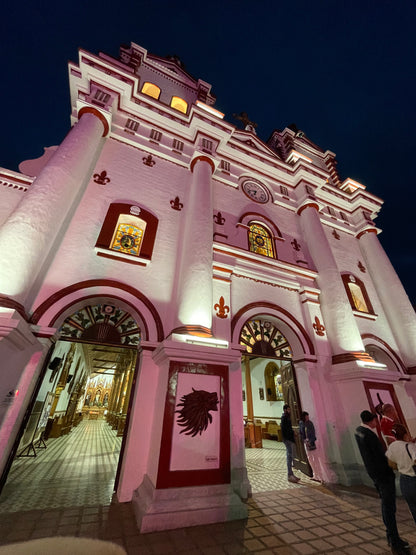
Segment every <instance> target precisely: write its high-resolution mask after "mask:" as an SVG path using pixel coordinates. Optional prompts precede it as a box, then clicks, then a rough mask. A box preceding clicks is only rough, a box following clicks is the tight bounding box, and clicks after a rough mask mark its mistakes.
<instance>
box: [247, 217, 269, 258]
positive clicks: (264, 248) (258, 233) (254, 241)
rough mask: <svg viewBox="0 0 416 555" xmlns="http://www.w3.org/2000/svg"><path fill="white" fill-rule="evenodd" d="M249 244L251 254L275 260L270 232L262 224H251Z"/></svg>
mask: <svg viewBox="0 0 416 555" xmlns="http://www.w3.org/2000/svg"><path fill="white" fill-rule="evenodd" d="M248 242H249V248H250V251H251V252H255V253H256V254H262V255H263V256H269V257H270V258H274V251H273V242H272V238H271V234H270V233H269V231H268V230H267V229H266V228H265V227H263V226H262V225H260V224H250V229H249V232H248Z"/></svg>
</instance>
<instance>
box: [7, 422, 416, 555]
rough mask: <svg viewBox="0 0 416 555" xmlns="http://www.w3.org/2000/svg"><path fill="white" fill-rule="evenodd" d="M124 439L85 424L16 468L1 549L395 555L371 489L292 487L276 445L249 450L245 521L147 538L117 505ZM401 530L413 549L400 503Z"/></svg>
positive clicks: (415, 531)
mask: <svg viewBox="0 0 416 555" xmlns="http://www.w3.org/2000/svg"><path fill="white" fill-rule="evenodd" d="M119 439H120V438H117V437H116V436H115V432H113V431H112V430H110V428H108V426H107V425H106V424H105V423H101V422H97V421H92V422H88V421H86V422H84V423H82V424H81V425H80V426H79V427H78V428H76V429H74V430H73V431H72V432H71V434H69V435H68V436H65V437H64V438H60V439H58V440H48V443H47V445H48V447H47V449H46V450H42V451H40V452H39V455H38V457H36V458H32V459H27V458H25V459H23V458H20V459H17V460H16V462H15V463H14V465H13V468H12V470H11V473H10V475H9V480H8V483H7V484H6V486H5V488H4V490H3V493H2V495H1V496H0V544H1V545H4V544H11V543H13V542H19V541H25V540H29V539H35V538H42V537H52V536H79V537H89V538H98V539H104V540H108V541H112V542H114V543H117V544H119V545H121V546H122V547H124V549H125V550H126V552H127V553H128V554H129V555H130V554H131V555H133V554H135V555H140V554H146V555H147V554H165V553H179V554H182V553H187V554H205V555H210V554H212V555H217V554H222V553H225V554H229V555H237V554H242V553H264V554H278V555H289V554H301V555H309V554H321V553H333V554H348V555H362V554H365V553H369V554H374V555H376V554H388V553H391V552H390V550H389V549H388V548H387V544H386V540H385V534H384V529H383V524H382V521H381V516H380V502H379V499H378V497H377V495H376V494H375V492H374V491H373V490H372V489H370V488H365V487H362V488H342V487H326V486H324V485H321V484H317V483H316V482H313V481H311V480H309V479H307V478H305V477H304V476H303V475H301V474H300V473H298V475H300V476H301V478H302V479H301V482H299V484H289V483H288V482H287V480H286V473H285V466H284V457H285V452H284V448H283V446H282V445H281V444H280V445H279V444H277V442H265V449H263V450H259V449H250V450H247V468H248V472H249V477H250V481H251V483H252V486H253V497H252V498H251V499H250V500H249V501H248V507H249V517H248V519H247V520H242V521H234V522H225V523H218V524H211V525H206V526H195V527H191V528H183V529H177V530H170V531H164V532H154V533H149V534H140V533H139V531H138V529H137V526H136V523H135V519H134V515H133V510H132V506H131V504H130V503H122V504H119V503H115V502H111V491H112V483H113V481H114V473H115V468H116V461H117V457H118V450H119V448H120V441H119ZM75 446H77V449H78V452H76V451H74V449H75ZM66 471H68V474H66ZM58 500H59V501H58ZM397 520H398V524H399V530H400V534H401V535H402V537H404V538H405V539H407V540H408V541H409V542H410V543H411V544H412V545H416V525H415V523H414V521H413V519H412V518H411V515H410V513H409V511H408V508H407V505H406V503H405V502H404V501H403V499H401V498H399V499H398V513H397ZM412 552H413V551H409V553H412Z"/></svg>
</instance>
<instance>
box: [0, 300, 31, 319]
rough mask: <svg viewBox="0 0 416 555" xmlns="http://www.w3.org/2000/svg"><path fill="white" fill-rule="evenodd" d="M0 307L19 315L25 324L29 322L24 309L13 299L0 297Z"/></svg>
mask: <svg viewBox="0 0 416 555" xmlns="http://www.w3.org/2000/svg"><path fill="white" fill-rule="evenodd" d="M0 306H1V307H3V308H11V309H13V310H16V311H17V312H18V313H19V314H20V316H21V317H22V318H23V319H24V320H26V322H28V321H29V316H28V315H27V314H26V309H25V307H24V306H23V305H22V304H20V303H18V302H17V301H15V300H14V299H10V298H9V297H5V296H3V295H0Z"/></svg>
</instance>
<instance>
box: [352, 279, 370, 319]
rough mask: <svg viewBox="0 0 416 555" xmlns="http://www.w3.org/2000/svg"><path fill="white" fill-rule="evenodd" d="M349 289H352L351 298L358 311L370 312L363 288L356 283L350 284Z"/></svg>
mask: <svg viewBox="0 0 416 555" xmlns="http://www.w3.org/2000/svg"><path fill="white" fill-rule="evenodd" d="M348 287H349V289H350V293H351V297H352V300H353V302H354V305H355V308H356V310H360V311H361V312H369V310H368V307H367V303H366V302H365V299H364V295H363V292H362V291H361V287H360V286H359V285H357V284H356V283H349V284H348Z"/></svg>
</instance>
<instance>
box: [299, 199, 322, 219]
mask: <svg viewBox="0 0 416 555" xmlns="http://www.w3.org/2000/svg"><path fill="white" fill-rule="evenodd" d="M309 207H311V208H315V209H316V211H317V212H319V204H318V203H317V202H313V201H309V202H306V203H305V204H302V206H300V207H299V208H298V209H297V214H298V216H300V215H301V214H302V212H303V211H304V210H305V209H306V208H309Z"/></svg>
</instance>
